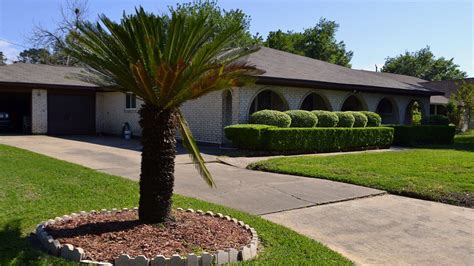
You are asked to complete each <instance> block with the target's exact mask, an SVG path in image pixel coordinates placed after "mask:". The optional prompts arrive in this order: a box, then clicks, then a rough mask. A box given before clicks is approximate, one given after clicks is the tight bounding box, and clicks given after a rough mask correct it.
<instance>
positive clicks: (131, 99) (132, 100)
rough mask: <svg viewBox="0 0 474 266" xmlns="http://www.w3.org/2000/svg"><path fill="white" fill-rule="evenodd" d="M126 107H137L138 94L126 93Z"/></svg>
mask: <svg viewBox="0 0 474 266" xmlns="http://www.w3.org/2000/svg"><path fill="white" fill-rule="evenodd" d="M125 109H137V96H136V95H135V94H134V93H131V92H127V93H126V94H125Z"/></svg>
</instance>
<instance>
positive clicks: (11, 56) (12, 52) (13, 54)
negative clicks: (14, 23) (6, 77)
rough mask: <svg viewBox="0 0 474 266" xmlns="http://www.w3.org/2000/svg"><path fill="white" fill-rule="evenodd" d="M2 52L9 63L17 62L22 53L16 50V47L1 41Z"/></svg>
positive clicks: (0, 49)
mask: <svg viewBox="0 0 474 266" xmlns="http://www.w3.org/2000/svg"><path fill="white" fill-rule="evenodd" d="M0 51H1V52H3V55H4V56H5V57H6V58H7V59H8V61H7V63H12V62H13V61H14V60H16V58H17V56H18V54H19V53H20V51H19V50H18V49H17V48H15V45H13V44H11V43H8V42H6V41H2V40H0Z"/></svg>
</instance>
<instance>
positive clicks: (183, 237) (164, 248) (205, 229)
mask: <svg viewBox="0 0 474 266" xmlns="http://www.w3.org/2000/svg"><path fill="white" fill-rule="evenodd" d="M173 216H174V217H175V221H173V222H166V223H164V224H143V223H141V222H139V221H138V214H137V212H136V211H127V212H121V213H113V214H106V213H99V214H90V215H87V216H78V217H75V218H73V219H71V220H67V221H63V222H56V223H54V224H53V225H48V226H47V227H46V228H45V230H46V231H47V232H48V234H50V235H51V236H52V237H53V238H54V239H57V240H59V242H60V243H61V244H72V245H74V246H76V247H80V248H82V249H84V252H85V256H86V257H85V259H88V260H94V261H104V262H105V261H108V262H113V261H114V259H115V258H117V257H118V256H120V255H121V254H128V255H130V256H132V257H135V256H138V255H145V256H146V257H148V258H150V259H151V258H154V257H155V256H157V255H165V256H167V257H169V256H172V255H174V254H180V255H187V254H189V253H193V252H194V253H200V252H203V251H206V252H210V253H213V252H215V251H217V250H224V249H226V248H235V249H239V248H240V247H242V246H245V245H247V244H249V243H250V241H251V238H252V235H251V233H250V232H248V231H247V230H245V229H244V228H242V227H241V226H239V225H237V224H235V223H233V222H232V221H227V220H225V219H220V218H216V217H212V216H207V215H206V216H205V215H199V214H196V213H190V212H180V211H173Z"/></svg>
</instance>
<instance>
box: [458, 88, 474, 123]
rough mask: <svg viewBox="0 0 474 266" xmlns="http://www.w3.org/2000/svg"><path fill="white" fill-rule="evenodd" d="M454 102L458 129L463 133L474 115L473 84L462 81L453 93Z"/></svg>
mask: <svg viewBox="0 0 474 266" xmlns="http://www.w3.org/2000/svg"><path fill="white" fill-rule="evenodd" d="M454 100H455V101H456V102H457V103H458V112H459V117H460V124H459V127H460V128H461V130H463V131H465V130H466V129H467V128H468V125H469V122H470V121H471V118H472V116H473V113H474V83H472V82H467V81H462V83H461V86H460V87H459V89H458V90H457V92H456V93H454Z"/></svg>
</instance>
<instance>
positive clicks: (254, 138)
mask: <svg viewBox="0 0 474 266" xmlns="http://www.w3.org/2000/svg"><path fill="white" fill-rule="evenodd" d="M256 126H258V125H235V126H229V127H226V128H225V132H226V136H227V138H229V139H230V140H232V143H233V144H234V146H236V147H238V148H241V149H252V150H261V151H267V152H279V153H280V152H282V153H305V152H328V151H346V150H361V149H366V148H386V147H389V146H390V144H391V143H392V140H393V131H394V130H393V128H390V127H367V128H277V127H268V126H266V127H264V128H261V127H258V128H256V129H255V130H251V129H250V128H252V127H256ZM239 131H241V133H240V132H239Z"/></svg>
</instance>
